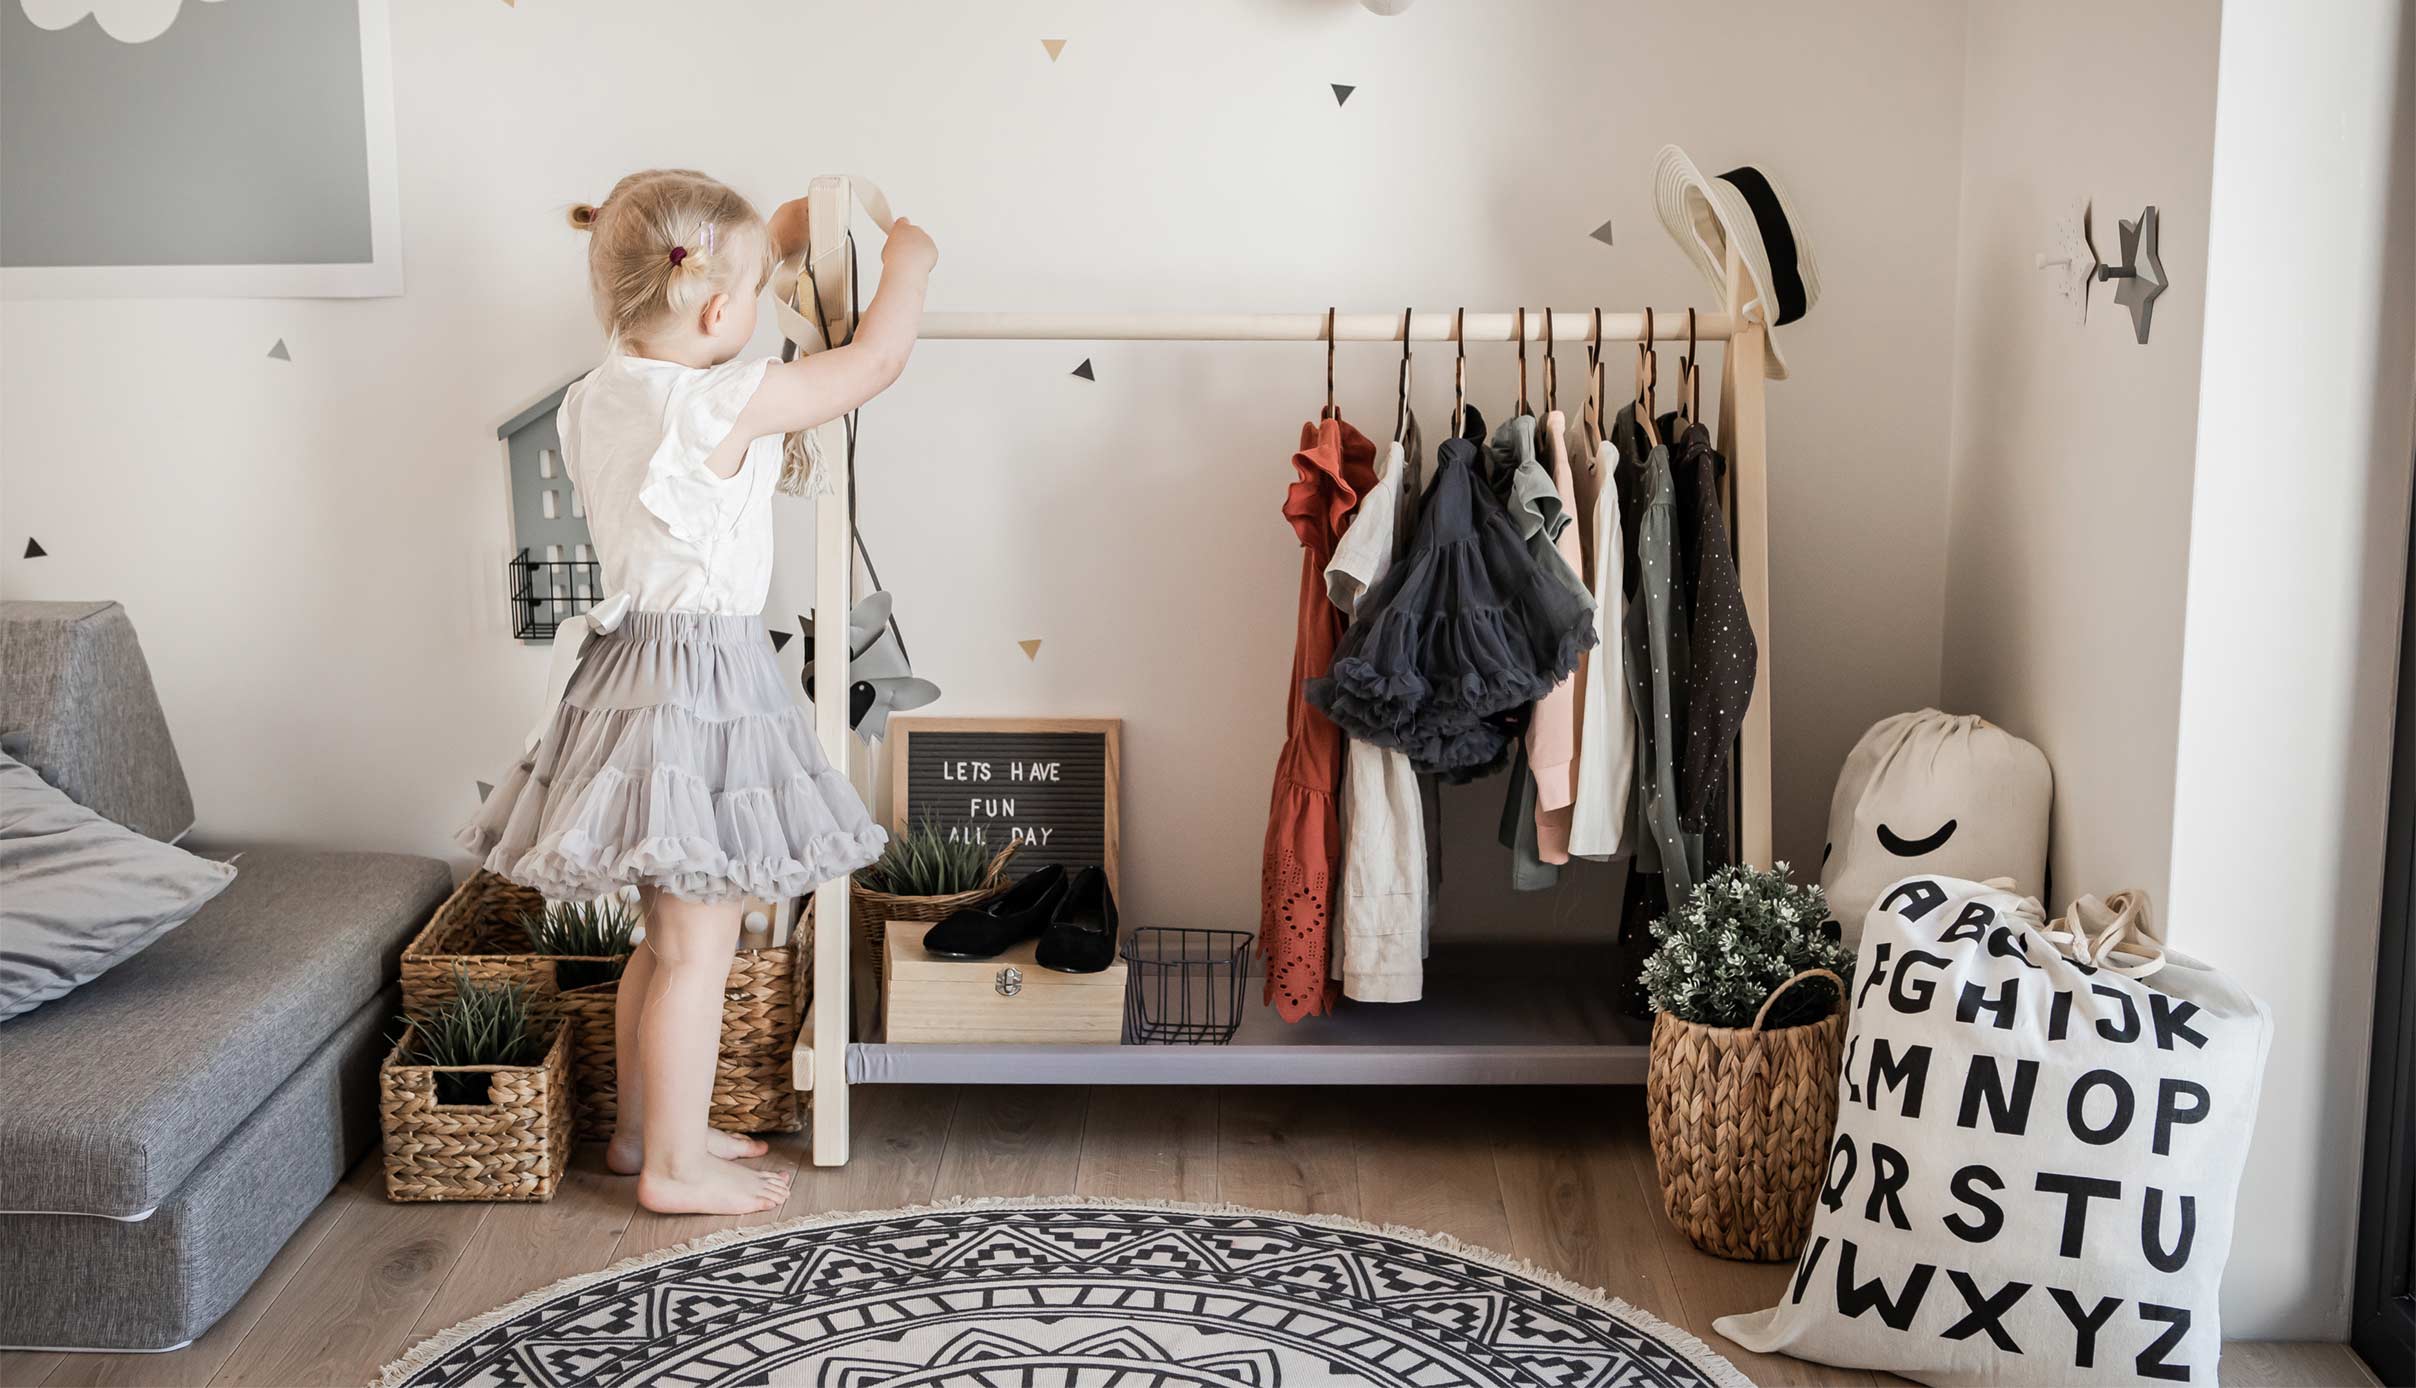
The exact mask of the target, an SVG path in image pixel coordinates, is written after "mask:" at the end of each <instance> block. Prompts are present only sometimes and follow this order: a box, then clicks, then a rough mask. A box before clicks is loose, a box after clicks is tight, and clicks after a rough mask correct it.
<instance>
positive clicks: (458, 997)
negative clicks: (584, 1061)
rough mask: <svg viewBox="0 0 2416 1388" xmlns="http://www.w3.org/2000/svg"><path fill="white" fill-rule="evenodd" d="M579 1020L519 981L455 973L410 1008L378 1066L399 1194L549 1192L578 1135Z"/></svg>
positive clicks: (392, 1186)
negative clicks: (553, 1010) (552, 1010)
mask: <svg viewBox="0 0 2416 1388" xmlns="http://www.w3.org/2000/svg"><path fill="white" fill-rule="evenodd" d="M571 1105H572V1098H571V1087H570V1028H569V1027H568V1026H567V1025H565V1024H563V1023H562V1022H560V1021H550V1022H549V1021H544V1020H541V1019H539V1018H538V1017H536V1016H535V1015H533V1014H532V1012H531V1011H530V998H529V992H528V990H527V989H526V988H524V987H522V986H521V985H519V984H516V983H481V982H479V981H478V980H476V979H474V978H472V977H471V976H470V975H469V974H468V973H467V972H465V971H456V973H455V975H454V980H453V991H452V993H451V995H450V996H448V997H447V998H445V999H444V1000H443V1001H442V1002H440V1003H438V1004H436V1005H434V1006H432V1007H427V1008H422V1009H419V1010H416V1011H413V1012H409V1013H406V1014H405V1017H404V1027H403V1034H402V1036H401V1038H400V1039H399V1040H397V1041H396V1043H395V1047H394V1051H393V1053H392V1054H391V1055H389V1056H388V1057H387V1059H386V1063H385V1064H384V1065H383V1066H381V1067H380V1068H379V1071H378V1119H379V1123H380V1125H381V1127H382V1128H383V1130H384V1133H385V1163H386V1194H387V1197H388V1198H389V1199H393V1200H545V1199H549V1198H551V1196H552V1195H553V1193H554V1189H555V1187H556V1186H557V1185H558V1184H559V1183H560V1181H561V1178H562V1172H563V1170H564V1169H565V1167H566V1165H567V1163H568V1161H569V1156H570V1142H571Z"/></svg>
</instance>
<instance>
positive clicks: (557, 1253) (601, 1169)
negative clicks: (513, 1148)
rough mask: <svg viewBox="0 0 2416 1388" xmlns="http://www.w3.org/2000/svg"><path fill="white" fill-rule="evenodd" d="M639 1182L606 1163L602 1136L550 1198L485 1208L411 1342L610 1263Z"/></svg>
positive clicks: (584, 1150)
mask: <svg viewBox="0 0 2416 1388" xmlns="http://www.w3.org/2000/svg"><path fill="white" fill-rule="evenodd" d="M635 1186H636V1182H635V1181H633V1180H631V1179H630V1178H629V1177H627V1176H616V1175H614V1174H613V1173H612V1171H611V1170H610V1169H608V1168H607V1167H606V1166H605V1165H604V1148H603V1145H602V1144H600V1143H586V1144H583V1145H582V1146H581V1147H580V1149H579V1151H578V1153H577V1154H576V1155H575V1156H574V1157H573V1158H572V1159H571V1169H570V1172H569V1173H568V1175H567V1176H566V1177H565V1178H564V1180H563V1181H562V1184H561V1185H560V1186H559V1187H558V1188H557V1189H556V1190H555V1191H554V1198H553V1199H551V1200H549V1201H547V1202H545V1203H544V1204H542V1205H497V1206H495V1207H494V1208H493V1209H491V1210H489V1211H488V1212H487V1217H486V1219H485V1220H484V1221H482V1222H481V1223H480V1224H479V1226H478V1232H477V1233H476V1234H474V1235H473V1236H471V1239H470V1243H469V1246H468V1247H467V1248H465V1249H464V1250H463V1251H462V1256H461V1259H460V1261H458V1262H456V1263H455V1264H454V1265H453V1271H452V1273H451V1275H449V1276H447V1277H446V1278H445V1280H444V1283H443V1285H441V1286H439V1287H438V1288H437V1289H436V1295H435V1296H433V1297H431V1298H429V1300H428V1304H427V1306H425V1307H424V1308H422V1309H421V1311H420V1315H419V1321H418V1323H417V1324H415V1325H414V1326H413V1327H412V1329H411V1336H410V1339H411V1343H413V1344H417V1343H419V1342H420V1341H421V1340H423V1339H426V1338H427V1337H428V1336H430V1335H433V1334H435V1333H436V1332H438V1331H440V1330H444V1329H446V1328H448V1327H450V1326H454V1325H458V1324H460V1323H461V1322H463V1321H465V1320H468V1319H470V1318H471V1317H473V1316H480V1315H484V1314H486V1313H487V1312H489V1311H492V1310H494V1309H495V1308H496V1307H498V1306H502V1305H505V1304H507V1303H509V1302H511V1301H514V1300H516V1299H518V1298H519V1297H521V1296H522V1295H524V1294H526V1293H528V1292H533V1291H535V1290H537V1289H538V1288H539V1287H543V1286H546V1285H548V1284H549V1283H553V1282H559V1281H561V1280H562V1279H563V1278H565V1277H575V1276H577V1275H579V1274H581V1273H586V1272H594V1271H596V1270H598V1269H600V1268H604V1267H608V1266H610V1265H611V1262H612V1252H613V1249H614V1248H616V1247H618V1246H619V1244H620V1241H621V1235H622V1232H623V1231H624V1230H626V1229H627V1228H628V1227H629V1217H630V1215H631V1214H632V1213H633V1212H634V1211H635V1209H636V1208H637V1207H636V1204H635V1199H634V1195H633V1191H634V1189H635Z"/></svg>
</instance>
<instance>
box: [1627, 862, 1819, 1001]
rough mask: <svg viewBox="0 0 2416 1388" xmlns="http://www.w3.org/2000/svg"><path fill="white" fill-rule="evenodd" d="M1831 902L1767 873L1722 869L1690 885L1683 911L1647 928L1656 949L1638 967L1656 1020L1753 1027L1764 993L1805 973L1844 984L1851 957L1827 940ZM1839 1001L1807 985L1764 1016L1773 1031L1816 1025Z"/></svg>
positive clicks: (1782, 872) (1783, 870)
mask: <svg viewBox="0 0 2416 1388" xmlns="http://www.w3.org/2000/svg"><path fill="white" fill-rule="evenodd" d="M1828 920H1829V900H1828V898H1827V897H1826V896H1824V895H1822V893H1821V890H1820V888H1819V887H1817V886H1798V885H1796V884H1795V883H1794V882H1792V881H1789V880H1788V876H1787V865H1786V864H1785V863H1780V864H1779V865H1778V866H1777V868H1776V869H1775V870H1773V871H1770V872H1761V871H1758V870H1756V869H1753V868H1749V867H1724V868H1721V869H1720V870H1718V871H1717V872H1714V873H1713V874H1712V875H1711V876H1710V877H1709V878H1707V879H1705V880H1704V881H1703V882H1700V883H1698V884H1697V885H1696V886H1695V889H1694V891H1693V892H1692V893H1690V894H1689V895H1688V896H1687V898H1686V902H1685V904H1684V905H1682V906H1680V907H1679V908H1678V909H1677V910H1675V911H1672V912H1670V913H1669V914H1668V915H1665V916H1663V917H1662V918H1661V919H1659V920H1657V921H1654V922H1653V924H1652V933H1653V939H1654V940H1656V941H1658V942H1659V943H1658V944H1657V945H1656V946H1655V947H1654V949H1653V952H1652V954H1651V956H1650V957H1648V958H1647V959H1646V960H1645V961H1644V994H1645V999H1646V1001H1647V1002H1649V1003H1650V1004H1651V1005H1652V1009H1653V1010H1654V1011H1655V1012H1666V1013H1669V1014H1670V1015H1671V1016H1673V1017H1676V1018H1678V1019H1680V1020H1682V1021H1688V1022H1694V1023H1696V1024H1698V1025H1701V1026H1710V1027H1745V1026H1751V1025H1753V1014H1754V1013H1756V1012H1758V1011H1760V1010H1761V1006H1762V1004H1763V1002H1765V1001H1766V1000H1768V998H1769V997H1770V994H1771V992H1772V990H1774V989H1776V988H1777V987H1778V986H1779V985H1780V984H1782V983H1784V982H1786V981H1787V980H1788V979H1790V978H1793V977H1795V976H1796V975H1797V974H1799V973H1802V972H1803V971H1804V970H1806V969H1827V970H1829V971H1830V972H1832V973H1834V974H1836V975H1837V976H1838V977H1839V978H1841V979H1847V978H1850V977H1851V975H1852V971H1853V968H1854V960H1853V957H1852V956H1850V955H1848V954H1847V953H1846V951H1845V949H1844V947H1843V946H1841V945H1839V944H1838V943H1837V941H1836V940H1835V939H1834V938H1832V937H1831V935H1830V933H1829V929H1828ZM1843 1001H1844V1000H1843V999H1842V998H1838V997H1836V996H1834V990H1833V989H1831V988H1829V987H1828V986H1827V985H1826V983H1815V982H1812V981H1807V982H1805V983H1804V984H1802V985H1800V986H1798V987H1797V988H1795V989H1793V990H1792V991H1790V992H1789V993H1788V994H1787V996H1786V997H1784V998H1782V999H1780V1000H1779V1005H1778V1006H1777V1007H1774V1008H1772V1009H1771V1015H1770V1019H1769V1022H1768V1023H1767V1025H1768V1026H1770V1027H1771V1028H1774V1029H1775V1028H1778V1027H1785V1026H1800V1025H1804V1024H1807V1023H1811V1022H1817V1021H1819V1020H1820V1019H1822V1018H1823V1017H1826V1016H1828V1015H1829V1012H1830V1009H1831V1008H1832V1007H1834V1006H1838V1005H1842V1003H1843Z"/></svg>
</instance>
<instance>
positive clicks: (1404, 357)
mask: <svg viewBox="0 0 2416 1388" xmlns="http://www.w3.org/2000/svg"><path fill="white" fill-rule="evenodd" d="M1411 312H1412V311H1411V310H1409V309H1403V310H1401V392H1400V399H1399V400H1398V401H1397V402H1395V404H1394V405H1393V442H1395V443H1403V442H1406V441H1407V440H1408V438H1409V319H1410V314H1411Z"/></svg>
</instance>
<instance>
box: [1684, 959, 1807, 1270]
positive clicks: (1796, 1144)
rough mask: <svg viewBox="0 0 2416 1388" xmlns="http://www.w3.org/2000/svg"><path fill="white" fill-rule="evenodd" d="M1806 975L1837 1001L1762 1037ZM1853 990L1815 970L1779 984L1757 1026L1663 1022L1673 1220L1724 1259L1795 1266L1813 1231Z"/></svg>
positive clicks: (1757, 1017) (1698, 1243) (1756, 1020)
mask: <svg viewBox="0 0 2416 1388" xmlns="http://www.w3.org/2000/svg"><path fill="white" fill-rule="evenodd" d="M1807 978H1823V979H1827V980H1828V981H1829V984H1830V985H1831V986H1832V987H1834V988H1835V989H1836V990H1837V993H1838V997H1839V999H1840V1003H1839V1006H1838V1007H1837V1008H1836V1010H1834V1011H1832V1012H1831V1013H1830V1014H1829V1015H1828V1016H1827V1017H1825V1018H1822V1019H1821V1020H1820V1021H1818V1022H1814V1023H1811V1024H1810V1025H1807V1026H1798V1027H1786V1028H1782V1029H1781V1030H1778V1031H1764V1030H1762V1023H1763V1021H1764V1020H1765V1019H1766V1018H1767V1017H1768V1016H1769V1015H1770V1004H1771V1003H1772V1002H1775V1001H1777V1000H1778V997H1779V995H1780V994H1781V993H1784V992H1786V991H1787V990H1788V989H1789V988H1792V987H1794V986H1795V985H1796V984H1797V983H1799V982H1802V981H1803V980H1804V979H1807ZM1844 996H1845V984H1844V983H1843V981H1841V980H1840V979H1839V978H1838V977H1837V975H1835V974H1833V973H1831V972H1829V971H1828V970H1827V969H1808V970H1806V971H1805V972H1803V973H1800V974H1797V975H1796V976H1795V977H1794V978H1791V979H1788V980H1787V981H1786V982H1785V983H1782V984H1780V985H1779V986H1778V987H1777V988H1776V989H1774V990H1773V991H1772V992H1771V994H1770V997H1769V999H1768V1000H1766V1001H1764V1002H1763V1004H1762V1008H1761V1011H1760V1012H1759V1013H1757V1014H1756V1015H1755V1017H1754V1019H1753V1025H1752V1026H1749V1027H1707V1026H1699V1025H1697V1024H1695V1023H1693V1022H1688V1021H1681V1020H1680V1019H1678V1018H1676V1017H1672V1016H1670V1015H1669V1014H1668V1013H1662V1014H1660V1015H1658V1016H1656V1017H1654V1018H1653V1042H1652V1053H1651V1059H1650V1061H1649V1064H1648V1068H1647V1069H1646V1071H1645V1083H1644V1105H1645V1112H1646V1114H1647V1116H1648V1117H1649V1119H1650V1121H1651V1124H1652V1140H1653V1166H1654V1168H1655V1169H1656V1170H1657V1171H1658V1172H1659V1173H1660V1177H1661V1203H1662V1205H1663V1207H1664V1208H1665V1209H1667V1210H1668V1211H1669V1218H1670V1222H1671V1223H1673V1224H1675V1225H1677V1226H1678V1229H1679V1231H1680V1232H1682V1233H1684V1234H1685V1235H1686V1237H1687V1238H1689V1239H1691V1240H1693V1241H1694V1245H1695V1247H1697V1248H1700V1249H1702V1250H1703V1251H1704V1252H1706V1253H1711V1254H1716V1255H1717V1256H1719V1257H1722V1258H1740V1259H1747V1260H1751V1261H1753V1262H1763V1263H1776V1262H1785V1261H1787V1260H1789V1259H1792V1258H1793V1257H1795V1255H1796V1254H1797V1253H1798V1252H1800V1251H1801V1250H1802V1248H1803V1243H1804V1236H1805V1235H1806V1234H1808V1233H1809V1232H1811V1228H1812V1207H1813V1202H1814V1201H1815V1200H1817V1199H1818V1198H1819V1195H1820V1183H1821V1175H1822V1171H1823V1169H1824V1167H1825V1166H1826V1163H1827V1160H1828V1155H1829V1135H1830V1132H1831V1130H1832V1129H1833V1128H1834V1127H1835V1126H1836V1123H1837V1065H1838V1055H1839V1052H1840V1050H1841V1049H1842V1047H1843V1045H1844V1043H1845V1031H1846V1018H1845V1007H1844V1005H1843V999H1844Z"/></svg>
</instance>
